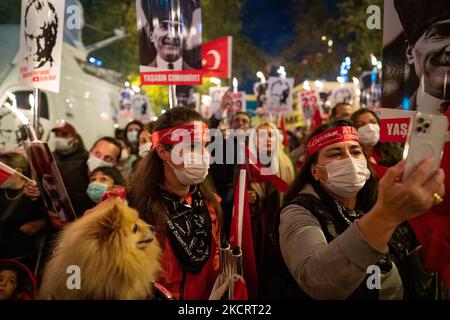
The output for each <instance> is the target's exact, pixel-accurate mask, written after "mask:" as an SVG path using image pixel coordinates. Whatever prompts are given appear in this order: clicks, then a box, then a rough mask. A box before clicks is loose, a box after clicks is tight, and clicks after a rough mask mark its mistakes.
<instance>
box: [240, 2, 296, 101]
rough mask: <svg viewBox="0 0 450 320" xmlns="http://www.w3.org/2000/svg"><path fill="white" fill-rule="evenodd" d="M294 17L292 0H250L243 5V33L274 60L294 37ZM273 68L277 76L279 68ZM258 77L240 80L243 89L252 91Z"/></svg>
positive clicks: (273, 72)
mask: <svg viewBox="0 0 450 320" xmlns="http://www.w3.org/2000/svg"><path fill="white" fill-rule="evenodd" d="M292 20H293V14H292V8H291V4H290V0H264V1H261V0H247V1H246V2H245V4H244V10H243V17H242V25H243V29H244V34H245V35H246V36H247V37H249V38H250V39H251V40H252V41H253V43H254V44H255V45H256V46H257V47H259V48H261V49H262V50H263V51H265V52H266V53H267V54H269V55H270V56H271V57H273V58H274V60H275V59H276V58H277V56H278V54H279V53H280V52H281V51H282V50H283V49H285V48H286V47H287V46H288V45H289V44H290V42H291V41H292V40H293V37H294V32H293V30H292ZM271 62H272V63H274V61H271ZM262 67H263V66H261V68H262ZM272 69H273V70H272V75H274V76H275V75H277V74H276V72H275V70H276V68H275V67H273V68H272ZM242 80H244V81H242ZM257 80H258V79H257V78H256V75H249V78H248V79H241V84H240V86H241V89H244V90H245V91H246V92H247V93H252V91H253V83H254V82H255V81H257Z"/></svg>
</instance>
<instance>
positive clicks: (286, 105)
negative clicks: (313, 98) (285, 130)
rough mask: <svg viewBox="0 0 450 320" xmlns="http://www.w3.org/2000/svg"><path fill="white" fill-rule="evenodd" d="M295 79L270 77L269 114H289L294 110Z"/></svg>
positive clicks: (267, 106)
mask: <svg viewBox="0 0 450 320" xmlns="http://www.w3.org/2000/svg"><path fill="white" fill-rule="evenodd" d="M293 87H294V78H276V77H270V78H269V81H268V102H267V105H266V108H267V112H268V113H273V114H287V113H289V111H291V109H292V88H293Z"/></svg>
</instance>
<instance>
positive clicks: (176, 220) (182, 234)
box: [161, 189, 212, 274]
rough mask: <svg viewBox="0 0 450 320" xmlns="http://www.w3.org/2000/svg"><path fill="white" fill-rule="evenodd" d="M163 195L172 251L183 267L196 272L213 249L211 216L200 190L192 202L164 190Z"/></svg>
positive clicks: (167, 231)
mask: <svg viewBox="0 0 450 320" xmlns="http://www.w3.org/2000/svg"><path fill="white" fill-rule="evenodd" d="M161 196H162V198H163V199H164V204H165V207H166V210H167V211H166V214H165V218H166V220H165V222H166V233H167V236H168V238H169V241H170V244H171V246H172V248H173V252H174V254H175V256H176V257H177V259H178V261H179V262H180V264H181V265H182V267H183V270H185V271H188V272H191V273H194V274H197V273H199V272H200V271H201V269H202V268H203V266H204V265H205V264H206V262H207V261H208V258H209V254H210V249H211V239H212V232H211V217H210V215H209V211H208V208H207V207H206V204H205V202H204V201H203V198H202V196H201V194H200V193H199V192H195V193H194V194H193V195H192V203H191V205H188V204H187V203H181V202H180V198H179V197H178V196H176V195H173V194H171V193H169V192H167V191H165V190H163V189H161Z"/></svg>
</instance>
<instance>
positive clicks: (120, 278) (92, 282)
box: [39, 198, 161, 300]
mask: <svg viewBox="0 0 450 320" xmlns="http://www.w3.org/2000/svg"><path fill="white" fill-rule="evenodd" d="M160 255H161V248H160V247H159V244H158V241H157V239H156V237H155V235H154V228H153V227H152V226H150V225H148V224H146V223H145V222H144V221H142V220H141V219H139V217H138V213H137V212H136V211H135V210H133V209H131V208H130V207H128V205H127V203H126V202H125V201H124V200H121V199H120V198H111V199H108V200H106V201H103V202H102V203H100V204H99V205H97V206H96V207H95V208H94V209H92V210H91V211H90V213H89V214H88V215H84V216H83V217H81V218H80V219H78V220H76V221H74V222H72V223H70V224H69V225H67V226H66V227H65V228H64V229H63V230H62V232H61V234H60V236H59V237H58V239H57V241H56V245H55V248H54V251H53V254H52V256H51V258H50V260H49V261H48V262H47V264H46V266H45V268H44V275H43V281H42V286H41V288H40V293H39V295H40V297H41V298H42V299H55V300H60V299H62V300H66V299H77V300H81V299H105V300H128V299H133V300H138V299H151V298H152V297H153V284H152V283H153V282H155V281H156V279H157V276H158V272H159V271H160V263H159V258H160ZM73 266H75V267H73ZM77 267H78V268H79V269H78V268H77ZM68 268H69V269H68ZM74 268H75V269H74ZM76 269H78V270H79V273H80V279H81V281H80V287H79V289H77V288H76V286H75V288H73V287H74V286H73V285H70V283H71V282H72V280H73V278H72V276H76V275H75V273H74V272H73V271H71V270H76ZM71 272H72V273H71ZM74 283H76V282H74ZM69 287H70V288H69Z"/></svg>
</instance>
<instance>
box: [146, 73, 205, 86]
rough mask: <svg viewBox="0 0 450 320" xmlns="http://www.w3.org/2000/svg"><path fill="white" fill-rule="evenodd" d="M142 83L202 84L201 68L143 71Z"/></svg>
mask: <svg viewBox="0 0 450 320" xmlns="http://www.w3.org/2000/svg"><path fill="white" fill-rule="evenodd" d="M141 83H142V84H154V85H166V84H175V85H198V84H202V71H201V70H180V71H176V72H174V71H158V72H141Z"/></svg>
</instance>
